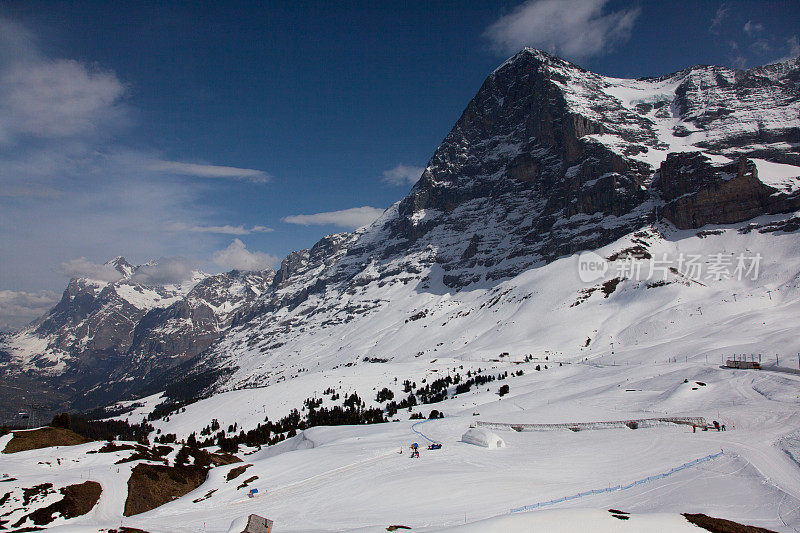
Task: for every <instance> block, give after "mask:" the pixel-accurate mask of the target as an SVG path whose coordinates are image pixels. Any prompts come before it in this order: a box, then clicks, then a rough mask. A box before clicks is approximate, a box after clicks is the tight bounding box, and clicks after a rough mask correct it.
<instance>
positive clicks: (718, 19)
mask: <svg viewBox="0 0 800 533" xmlns="http://www.w3.org/2000/svg"><path fill="white" fill-rule="evenodd" d="M729 11H730V7H729V6H728V4H727V3H725V2H723V3H722V4H720V6H719V7H718V8H717V12H716V13H715V14H714V18H713V19H711V26H709V27H708V31H710V32H711V33H713V34H718V33H719V30H720V27H721V26H722V22H723V21H724V20H725V19H726V18H727V16H728V12H729Z"/></svg>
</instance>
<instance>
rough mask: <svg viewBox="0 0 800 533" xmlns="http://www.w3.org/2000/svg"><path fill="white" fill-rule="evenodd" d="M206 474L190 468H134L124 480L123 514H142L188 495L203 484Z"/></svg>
mask: <svg viewBox="0 0 800 533" xmlns="http://www.w3.org/2000/svg"><path fill="white" fill-rule="evenodd" d="M206 471H207V470H206V469H205V468H203V467H199V466H194V465H178V466H165V465H148V464H138V465H136V466H135V467H134V468H133V471H132V472H131V477H130V479H129V480H128V499H127V500H125V511H124V513H123V514H124V515H125V516H133V515H135V514H139V513H144V512H146V511H150V510H151V509H155V508H156V507H160V506H162V505H164V504H165V503H168V502H171V501H172V500H175V499H177V498H180V497H181V496H183V495H185V494H188V493H189V492H191V491H193V490H194V489H196V488H197V487H199V486H200V485H202V484H203V482H204V481H205V480H206Z"/></svg>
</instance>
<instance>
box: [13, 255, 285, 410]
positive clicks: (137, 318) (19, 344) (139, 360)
mask: <svg viewBox="0 0 800 533" xmlns="http://www.w3.org/2000/svg"><path fill="white" fill-rule="evenodd" d="M107 265H109V266H112V267H114V268H115V269H116V270H117V271H118V272H119V273H120V279H119V280H117V281H113V282H103V281H98V280H92V279H87V278H76V279H72V280H70V282H69V284H68V285H67V288H66V290H65V291H64V294H63V296H62V298H61V300H60V301H59V302H58V304H56V306H55V307H54V308H53V309H52V310H51V311H50V312H49V313H48V314H47V315H45V316H43V317H42V318H40V319H39V320H37V321H36V322H34V323H33V324H32V325H31V326H30V327H29V328H27V329H26V330H24V331H22V332H20V333H18V334H16V335H10V336H7V337H6V338H5V339H3V341H2V342H3V347H4V348H3V350H4V352H6V354H7V356H6V357H5V358H3V360H0V366H2V367H3V369H4V371H5V372H7V373H8V374H17V375H20V374H21V375H39V376H47V379H48V380H50V381H51V382H52V383H59V384H61V385H62V386H63V387H65V388H68V389H69V388H74V389H75V392H78V393H79V395H80V396H84V394H83V393H86V392H87V391H89V396H88V397H89V400H88V403H85V404H83V405H86V404H89V405H90V404H92V403H94V402H96V401H101V399H105V398H116V397H117V396H118V395H119V394H120V393H121V392H124V393H131V392H135V391H136V390H138V389H139V388H141V386H142V385H143V384H146V383H147V382H148V381H150V380H152V379H155V378H156V377H158V376H160V375H162V374H163V373H164V372H165V371H166V370H168V369H169V368H172V367H174V366H176V365H178V364H180V363H182V362H184V361H187V360H190V359H191V358H193V357H195V356H197V354H199V353H200V352H201V351H202V350H203V349H205V348H206V347H208V346H209V345H210V344H211V343H213V342H214V341H215V340H216V339H218V338H219V337H220V336H221V335H222V334H224V332H225V331H226V330H227V329H228V328H229V327H230V326H231V324H233V322H234V320H235V317H236V313H237V312H243V311H245V309H246V308H247V307H248V306H249V305H250V304H252V303H253V302H255V301H256V300H257V298H258V297H259V296H262V295H263V294H264V293H265V292H266V291H269V290H270V287H271V282H272V278H273V276H274V272H272V271H264V272H238V271H232V272H228V273H225V274H219V275H216V276H208V275H206V274H202V273H199V272H195V273H193V274H192V276H191V277H190V279H187V280H185V281H184V282H182V283H179V284H173V285H153V284H150V283H147V282H145V281H143V280H141V279H139V277H137V272H138V271H139V269H140V267H135V266H133V265H131V264H130V263H128V262H127V261H126V260H125V259H124V258H121V257H119V258H116V259H114V260H113V261H110V262H109V263H107ZM152 266H153V265H152V264H149V265H148V267H152ZM76 401H77V403H78V405H81V400H80V399H76Z"/></svg>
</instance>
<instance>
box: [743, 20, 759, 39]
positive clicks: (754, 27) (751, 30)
mask: <svg viewBox="0 0 800 533" xmlns="http://www.w3.org/2000/svg"><path fill="white" fill-rule="evenodd" d="M743 29H744V32H745V33H746V34H747V35H749V36H751V37H752V36H753V35H755V34H756V33H760V32H762V31H764V25H763V24H761V23H760V22H753V21H752V20H748V21H747V22H745V24H744V28H743Z"/></svg>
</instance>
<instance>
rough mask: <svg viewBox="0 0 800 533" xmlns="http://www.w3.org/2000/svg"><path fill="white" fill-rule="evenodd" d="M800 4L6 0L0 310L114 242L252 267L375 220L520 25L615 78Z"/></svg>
mask: <svg viewBox="0 0 800 533" xmlns="http://www.w3.org/2000/svg"><path fill="white" fill-rule="evenodd" d="M799 6H800V4H798V3H797V2H770V3H769V4H766V3H763V2H733V1H730V2H713V1H708V2H668V1H664V2H619V1H603V0H586V1H578V0H563V1H556V0H531V1H528V2H519V1H516V2H514V1H505V2H483V1H475V2H449V1H439V2H374V1H373V2H282V3H278V2H230V3H227V2H207V3H199V2H191V3H189V2H185V3H178V2H175V3H169V2H160V3H153V2H147V3H145V2H129V3H120V2H114V3H109V2H102V1H97V2H52V1H51V2H39V1H35V0H34V1H31V0H28V1H24V2H22V1H19V2H16V1H6V2H4V3H2V4H0V327H2V326H3V324H6V325H8V324H12V323H14V324H17V323H19V322H20V321H21V320H23V318H20V317H24V319H25V320H27V318H28V317H29V316H30V317H32V316H34V315H35V314H37V313H39V312H41V311H42V310H44V309H45V308H46V307H47V306H48V305H50V303H52V301H53V299H54V298H56V297H57V296H58V293H60V291H61V290H62V289H63V286H64V283H65V281H66V279H67V277H69V276H70V275H80V274H88V273H96V272H97V269H98V264H100V263H102V262H103V261H105V260H107V259H110V258H112V257H114V256H116V255H125V256H126V257H127V258H128V259H129V260H131V261H132V262H144V261H147V260H150V259H153V258H167V259H169V261H166V260H165V261H164V262H165V263H170V264H176V263H181V262H182V263H183V264H185V266H186V268H191V267H200V268H203V269H205V270H208V271H220V270H226V269H230V268H234V267H240V268H261V267H264V266H274V265H275V264H277V262H278V261H279V260H280V258H282V257H283V256H285V255H286V254H287V253H288V252H290V251H292V250H296V249H301V248H305V247H308V246H310V245H312V244H313V243H314V242H315V241H316V240H317V239H318V238H319V237H320V236H322V235H324V234H327V233H331V232H335V231H345V230H349V229H352V228H353V227H355V226H356V225H358V224H360V223H363V222H365V221H369V220H370V218H371V217H374V216H375V213H377V212H379V210H380V209H383V208H385V207H388V206H389V205H391V204H392V203H393V202H395V201H397V200H399V199H400V198H402V196H403V195H405V194H406V193H407V192H408V190H409V189H410V187H411V185H412V183H413V181H415V179H416V177H418V174H419V173H420V171H421V168H422V167H424V165H425V164H426V162H427V160H428V158H429V157H430V155H431V154H432V153H433V151H434V150H435V148H436V146H437V145H438V144H439V142H440V141H441V140H442V138H443V137H444V136H445V135H446V134H447V132H448V131H449V129H450V128H451V127H452V125H453V123H454V122H455V121H456V120H457V119H458V117H459V115H460V113H461V111H462V110H463V108H464V107H465V106H466V104H467V103H468V101H469V99H470V98H471V97H472V96H473V94H474V93H475V92H476V91H477V89H478V88H479V86H480V84H481V83H482V81H483V79H484V78H485V77H486V76H487V75H488V74H489V73H490V72H491V71H492V70H493V69H494V68H495V67H496V66H497V65H498V64H499V63H500V62H502V61H503V60H504V59H505V58H506V57H507V56H509V55H512V54H513V53H514V52H515V51H517V50H518V49H520V48H522V47H523V46H526V45H530V46H535V47H539V48H543V49H545V50H548V51H551V52H554V53H556V54H558V55H561V56H562V57H566V58H567V59H570V60H573V61H575V62H577V63H578V64H580V65H582V66H584V67H586V68H589V69H591V70H594V71H596V72H600V73H602V74H607V75H613V76H620V77H637V76H648V75H661V74H666V73H669V72H673V71H676V70H680V69H682V68H684V67H686V66H689V65H693V64H720V65H726V66H736V67H739V68H747V67H750V66H754V65H759V64H765V63H769V62H773V61H776V60H779V59H782V58H788V57H791V56H797V55H798V54H800V44H798V33H799V31H798V29H797V27H798V21H800V7H799ZM172 271H175V270H172ZM177 271H180V269H178V270H177Z"/></svg>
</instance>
